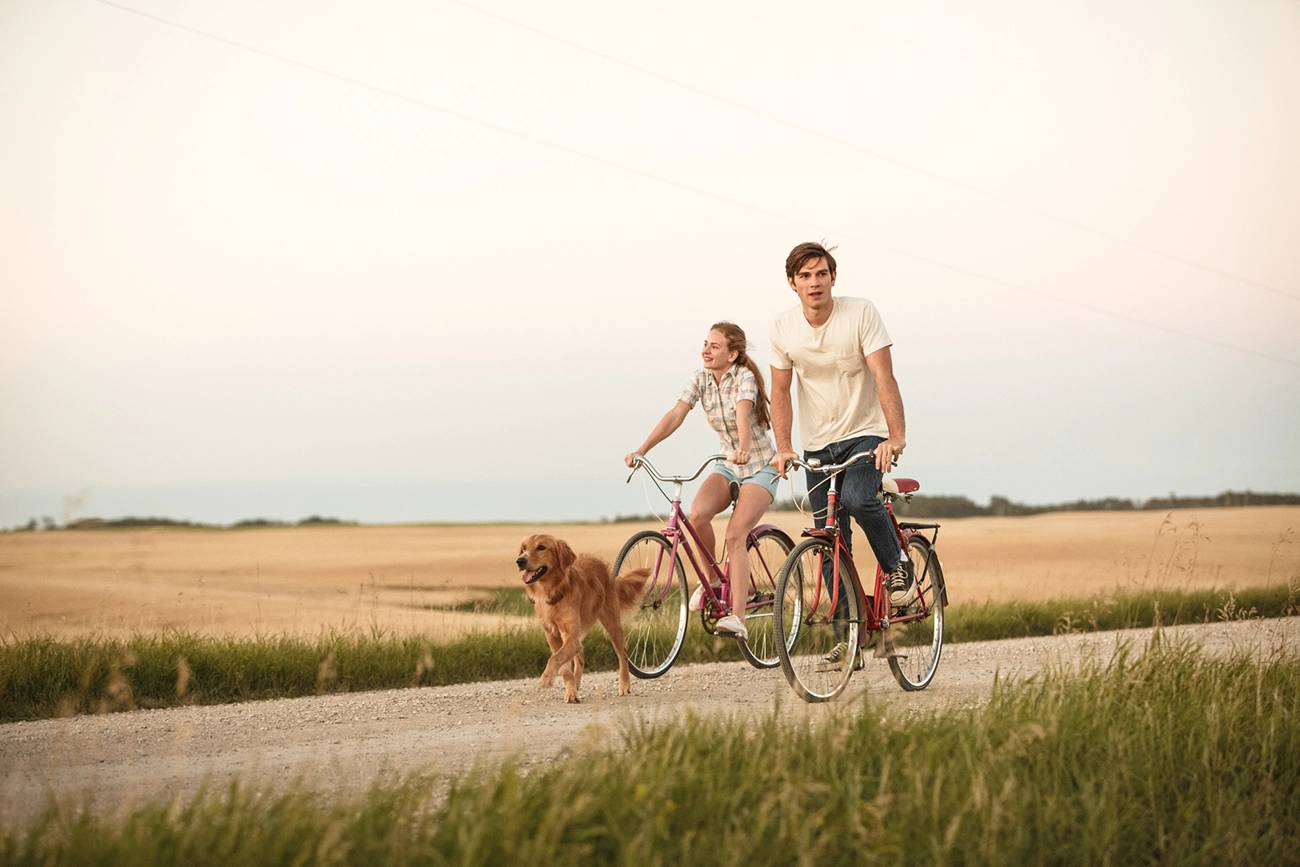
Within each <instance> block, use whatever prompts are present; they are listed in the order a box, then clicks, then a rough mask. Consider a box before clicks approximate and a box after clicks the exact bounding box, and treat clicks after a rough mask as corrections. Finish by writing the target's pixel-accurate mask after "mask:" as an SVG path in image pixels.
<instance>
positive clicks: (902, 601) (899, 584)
mask: <svg viewBox="0 0 1300 867" xmlns="http://www.w3.org/2000/svg"><path fill="white" fill-rule="evenodd" d="M885 584H886V585H887V586H888V587H889V603H890V604H891V605H893V606H894V607H895V608H897V607H898V606H900V605H906V604H907V603H909V602H911V601H912V600H913V599H915V598H916V578H915V577H914V576H913V575H912V559H911V558H910V557H906V556H905V557H903V559H901V560H899V561H898V566H897V567H896V568H895V569H894V571H893V572H891V573H890V574H889V577H887V578H886V579H885Z"/></svg>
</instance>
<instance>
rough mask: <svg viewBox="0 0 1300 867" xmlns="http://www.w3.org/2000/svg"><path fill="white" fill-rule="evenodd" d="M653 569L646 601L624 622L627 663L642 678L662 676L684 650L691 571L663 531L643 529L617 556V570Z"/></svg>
mask: <svg viewBox="0 0 1300 867" xmlns="http://www.w3.org/2000/svg"><path fill="white" fill-rule="evenodd" d="M634 569H649V570H650V578H649V579H648V580H647V581H646V585H645V593H644V594H643V595H642V597H641V604H640V605H639V606H637V608H636V609H634V610H633V611H632V613H631V614H630V615H629V616H628V618H627V619H626V620H625V621H624V623H623V636H624V638H625V639H626V641H627V663H628V668H630V669H631V670H632V673H633V674H635V675H636V676H637V677H641V678H650V677H658V676H659V675H661V674H663V673H664V672H665V671H667V670H668V669H669V668H671V667H672V664H673V662H674V661H675V660H676V659H677V654H679V653H681V652H682V641H683V640H684V639H685V638H686V613H687V612H686V600H687V597H686V570H685V569H684V568H682V561H681V560H680V559H679V558H677V557H674V556H673V546H672V543H671V542H669V541H668V539H667V537H665V536H664V534H663V533H660V532H658V531H656V530H643V531H642V532H640V533H637V534H636V535H635V536H633V537H632V538H631V539H628V540H627V543H626V544H625V545H624V546H623V550H622V551H619V552H618V556H617V557H615V558H614V574H615V575H623V574H626V573H628V572H631V571H632V570H634Z"/></svg>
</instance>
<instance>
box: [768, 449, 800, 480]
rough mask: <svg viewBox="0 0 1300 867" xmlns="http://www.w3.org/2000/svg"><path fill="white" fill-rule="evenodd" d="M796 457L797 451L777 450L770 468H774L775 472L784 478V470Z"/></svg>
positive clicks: (786, 469) (788, 467) (785, 470)
mask: <svg viewBox="0 0 1300 867" xmlns="http://www.w3.org/2000/svg"><path fill="white" fill-rule="evenodd" d="M798 457H799V455H798V453H797V452H793V451H790V450H788V449H787V450H786V451H783V452H780V451H779V452H777V453H776V456H775V457H773V458H772V469H774V470H776V471H777V473H779V474H780V476H781V478H783V479H784V478H785V477H786V475H785V474H786V472H787V471H788V470H789V469H790V462H791V461H793V460H796V459H798Z"/></svg>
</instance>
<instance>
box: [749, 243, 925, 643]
mask: <svg viewBox="0 0 1300 867" xmlns="http://www.w3.org/2000/svg"><path fill="white" fill-rule="evenodd" d="M785 275H786V279H787V280H788V281H789V283H790V288H791V289H793V290H794V292H795V294H796V295H798V296H799V306H798V307H795V308H794V309H793V310H789V311H787V312H785V313H783V314H782V315H781V316H780V317H778V318H777V320H776V322H775V323H773V325H772V332H771V338H772V359H771V364H772V433H773V434H774V435H775V437H776V456H775V457H774V458H772V466H773V467H774V468H776V470H777V472H779V473H780V474H781V476H782V478H784V477H785V473H786V468H787V465H788V463H789V461H790V459H792V458H794V457H796V454H795V451H794V448H793V445H792V441H791V438H790V433H791V422H792V420H793V417H794V412H793V407H792V405H791V402H790V382H791V380H792V379H793V378H794V375H795V374H796V373H797V374H798V376H799V435H800V438H801V439H802V440H803V446H804V460H805V461H808V460H811V459H813V458H816V459H818V460H819V461H821V462H822V463H824V464H831V463H840V462H842V461H845V460H847V459H848V458H849V457H850V456H852V455H854V454H857V453H858V452H865V451H870V450H871V449H875V452H876V460H875V463H874V464H873V463H871V462H869V461H863V462H862V463H859V464H856V465H855V466H853V467H852V468H850V469H849V470H847V471H846V472H845V474H844V477H843V478H842V479H841V481H840V489H839V505H840V508H841V509H842V510H844V511H847V512H848V513H849V515H851V516H853V518H854V519H855V520H857V522H858V525H859V526H861V527H862V531H863V532H864V533H865V534H866V536H867V541H868V542H869V543H870V544H871V550H872V551H873V552H874V553H875V555H876V560H877V562H879V563H880V568H881V570H882V571H883V572H884V574H885V576H886V578H887V582H888V586H889V589H890V599H891V601H892V602H893V603H894V604H895V605H903V604H906V603H907V602H909V601H910V598H911V595H912V586H913V583H914V581H913V576H912V568H911V567H912V564H911V560H910V559H909V558H907V557H906V556H903V554H902V552H901V551H900V550H899V546H898V537H897V536H896V535H895V534H894V528H893V525H892V523H891V522H890V520H889V515H888V514H887V513H886V512H885V506H884V504H883V503H882V502H881V501H880V500H879V498H878V497H877V496H876V493H877V491H879V490H880V481H881V476H882V475H883V474H884V473H886V472H888V471H889V470H890V469H892V468H893V466H894V464H896V463H898V459H899V457H901V456H902V454H903V449H904V448H906V447H907V428H906V424H905V422H904V420H903V398H902V395H900V394H899V391H898V381H897V380H895V379H894V362H893V357H892V356H891V355H890V346H892V345H893V341H892V340H890V337H889V333H888V332H887V331H886V330H885V324H884V322H882V321H881V319H880V314H879V313H877V312H876V308H875V306H874V305H873V304H872V303H871V302H870V301H868V300H866V299H865V298H848V297H839V298H836V297H833V296H832V294H831V290H832V289H833V288H834V287H835V257H834V256H832V255H831V253H830V251H829V250H827V249H826V248H825V247H824V246H823V245H821V244H816V243H812V242H809V243H806V244H800V245H799V246H797V247H795V248H794V249H793V250H792V251H790V255H789V257H787V258H786V262H785ZM827 482H828V479H827V478H826V476H825V475H824V474H822V473H813V472H809V473H808V500H809V502H810V503H811V505H812V507H813V510H814V511H813V515H814V518H815V521H816V524H817V526H818V527H822V526H825V524H826V487H827V485H826V483H827ZM839 526H840V532H841V533H843V534H844V541H845V542H846V543H850V542H851V538H852V537H851V522H850V521H848V520H844V521H841V522H840V523H839ZM840 652H841V653H843V652H844V650H843V649H841V650H840ZM828 659H829V657H828Z"/></svg>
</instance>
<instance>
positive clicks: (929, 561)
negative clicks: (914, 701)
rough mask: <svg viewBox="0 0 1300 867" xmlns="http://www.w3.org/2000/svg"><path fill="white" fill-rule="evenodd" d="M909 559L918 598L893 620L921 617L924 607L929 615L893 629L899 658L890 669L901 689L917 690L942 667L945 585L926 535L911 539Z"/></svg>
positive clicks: (892, 662)
mask: <svg viewBox="0 0 1300 867" xmlns="http://www.w3.org/2000/svg"><path fill="white" fill-rule="evenodd" d="M907 556H908V557H910V558H911V560H912V568H913V570H915V571H914V572H913V573H912V574H913V575H915V576H916V581H917V597H916V598H915V599H913V600H912V601H911V602H910V603H908V604H907V605H905V606H903V607H902V608H900V609H897V610H895V611H894V613H893V615H892V617H894V618H900V617H907V616H908V615H915V614H919V613H920V612H921V611H923V610H924V608H925V607H928V608H929V610H930V613H929V615H927V616H926V617H924V618H923V619H920V620H914V621H912V622H910V623H905V624H901V627H902V628H901V629H894V630H893V632H894V648H895V649H896V650H897V651H898V653H899V655H898V656H896V657H891V658H890V660H889V668H890V670H891V671H892V672H893V673H894V679H895V680H897V681H898V685H899V686H901V687H902V688H903V689H906V690H908V691H914V690H918V689H925V688H926V687H927V686H929V685H930V681H931V680H933V679H934V673H935V671H936V670H938V668H939V656H940V654H941V653H942V652H943V603H944V592H943V590H944V583H943V567H942V566H941V565H940V564H939V555H938V554H936V553H935V551H934V547H933V546H931V545H930V541H929V540H928V539H926V538H924V537H923V536H913V537H912V538H911V539H909V540H908V542H907ZM923 603H924V605H923Z"/></svg>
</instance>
